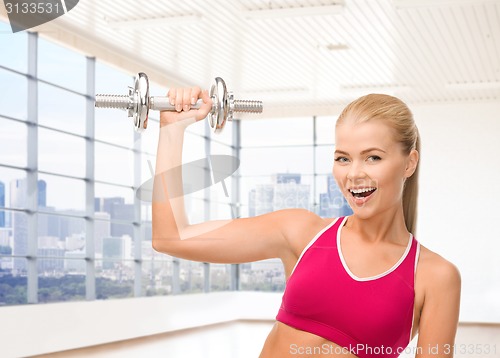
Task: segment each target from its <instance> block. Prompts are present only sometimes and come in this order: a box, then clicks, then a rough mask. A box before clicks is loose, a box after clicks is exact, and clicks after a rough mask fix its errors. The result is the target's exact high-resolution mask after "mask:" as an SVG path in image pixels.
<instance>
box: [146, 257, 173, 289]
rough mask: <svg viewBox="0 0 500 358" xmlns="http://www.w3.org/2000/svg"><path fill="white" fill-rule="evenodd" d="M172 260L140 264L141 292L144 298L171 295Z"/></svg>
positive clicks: (148, 261)
mask: <svg viewBox="0 0 500 358" xmlns="http://www.w3.org/2000/svg"><path fill="white" fill-rule="evenodd" d="M172 267H173V266H172V260H169V261H165V260H147V261H146V260H144V261H143V262H142V292H143V293H144V295H145V296H158V295H169V294H171V293H172V290H173V286H172V274H173V270H172Z"/></svg>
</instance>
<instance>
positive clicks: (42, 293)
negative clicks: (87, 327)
mask: <svg viewBox="0 0 500 358" xmlns="http://www.w3.org/2000/svg"><path fill="white" fill-rule="evenodd" d="M64 261H65V260H62V259H59V258H50V259H39V260H38V302H39V303H51V302H66V301H83V300H85V276H83V275H64V276H61V275H57V274H55V273H56V272H61V271H62V270H63V269H64ZM82 261H83V260H82ZM83 262H84V261H83Z"/></svg>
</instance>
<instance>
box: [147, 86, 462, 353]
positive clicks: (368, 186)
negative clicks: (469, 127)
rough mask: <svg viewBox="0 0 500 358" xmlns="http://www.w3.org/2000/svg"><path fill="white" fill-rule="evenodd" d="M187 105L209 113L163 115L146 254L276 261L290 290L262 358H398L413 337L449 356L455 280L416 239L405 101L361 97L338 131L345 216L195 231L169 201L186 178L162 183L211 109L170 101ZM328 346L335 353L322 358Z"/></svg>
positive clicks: (279, 218) (265, 218)
mask: <svg viewBox="0 0 500 358" xmlns="http://www.w3.org/2000/svg"><path fill="white" fill-rule="evenodd" d="M183 91H184V92H183ZM192 97H195V98H202V99H203V101H204V102H205V104H204V106H202V107H201V108H200V109H199V110H192V111H189V110H186V111H181V112H180V113H175V112H163V113H162V115H161V119H160V126H161V129H160V142H159V145H158V155H157V163H156V170H157V176H156V177H155V184H154V194H153V204H152V209H153V247H154V248H155V249H156V250H157V251H160V252H163V253H167V254H170V255H173V256H177V257H181V258H185V259H189V260H194V261H203V262H217V263H243V262H249V261H257V260H264V259H269V258H280V259H281V261H282V262H283V264H284V270H285V273H286V278H287V283H286V288H285V292H284V295H283V300H282V304H281V307H280V310H279V312H278V315H277V317H276V319H277V322H276V324H275V326H274V328H273V329H272V331H271V332H270V334H269V336H268V338H267V340H266V342H265V344H264V347H263V349H262V353H261V357H262V358H265V357H276V356H279V357H288V356H294V354H296V353H294V352H293V351H292V350H291V347H292V346H304V347H311V351H310V354H309V353H308V354H307V355H308V356H309V357H324V356H329V357H340V356H342V357H346V356H347V357H360V358H365V357H366V358H368V357H396V356H398V355H399V353H401V352H402V351H403V350H404V349H405V348H406V347H407V345H408V344H409V343H410V341H411V340H412V338H413V337H414V336H416V334H417V332H419V340H418V347H420V348H422V347H430V346H433V347H436V346H437V347H438V352H439V353H438V354H439V355H440V356H442V357H450V356H452V354H450V352H447V351H446V347H448V346H450V345H452V344H453V342H454V337H455V333H456V329H457V323H458V312H459V299H460V276H459V273H458V271H457V269H456V268H455V267H454V266H453V265H452V264H451V263H449V262H448V261H446V260H444V259H443V258H441V257H440V256H439V255H437V254H435V253H433V252H431V251H430V250H428V249H427V248H425V247H423V246H421V245H420V243H419V242H418V241H417V240H416V238H415V237H414V236H413V233H414V231H415V224H416V203H417V202H416V199H417V198H416V195H417V180H418V178H417V174H418V163H419V149H420V148H419V135H418V130H417V127H416V125H415V123H414V121H413V117H412V114H411V112H410V110H409V109H408V107H407V106H406V105H405V104H404V103H403V102H402V101H400V100H399V99H397V98H394V97H391V96H387V95H368V96H365V97H361V98H360V99H358V100H356V101H354V102H352V103H351V104H350V105H348V106H347V107H346V108H345V110H344V111H343V112H342V114H341V115H340V117H339V119H338V121H337V126H336V151H335V164H334V166H333V173H334V176H335V180H336V182H337V184H338V186H339V188H340V190H341V191H342V194H343V195H344V196H345V198H346V199H347V201H348V202H349V204H350V206H351V207H352V209H353V214H352V215H351V216H347V217H341V218H326V219H325V218H321V217H319V216H317V215H316V214H313V213H312V212H310V211H308V210H302V209H285V210H278V211H273V212H270V213H267V214H263V215H257V216H255V217H250V218H238V219H234V220H217V221H206V222H202V223H197V224H190V223H189V221H188V219H187V217H186V213H185V209H184V201H183V198H182V196H179V195H178V193H177V192H176V193H177V195H175V197H174V195H172V192H173V191H175V190H178V188H182V182H181V180H182V178H180V176H174V175H168V176H165V175H163V174H162V173H166V172H168V170H169V169H170V168H175V167H178V166H179V165H180V163H181V162H180V160H181V157H182V148H183V138H184V131H185V129H186V128H187V127H188V126H189V125H190V124H192V123H195V122H196V121H199V120H202V119H203V118H204V117H205V116H206V114H207V113H208V110H209V109H210V107H211V103H210V99H209V98H208V96H207V95H206V92H201V91H200V89H199V88H192V89H185V90H182V89H176V90H175V91H173V90H172V89H171V90H170V100H171V101H172V102H176V104H177V105H179V106H180V108H183V107H184V106H186V105H187V107H188V108H189V106H190V102H188V100H186V98H187V99H190V98H192ZM165 153H168V155H166V154H165ZM262 160H265V158H263V159H262ZM325 282H331V283H332V284H331V285H326V284H325ZM443 307H444V308H443ZM325 344H326V345H329V346H331V347H333V348H334V349H333V350H332V351H329V352H327V353H325V352H323V351H322V350H321V349H319V348H320V347H322V346H324V345H325ZM331 352H333V355H332V353H331ZM337 352H338V353H337ZM428 353H429V354H427V356H430V354H431V353H430V352H428ZM325 354H327V355H325ZM432 354H434V352H433V353H432ZM421 356H426V354H424V355H421Z"/></svg>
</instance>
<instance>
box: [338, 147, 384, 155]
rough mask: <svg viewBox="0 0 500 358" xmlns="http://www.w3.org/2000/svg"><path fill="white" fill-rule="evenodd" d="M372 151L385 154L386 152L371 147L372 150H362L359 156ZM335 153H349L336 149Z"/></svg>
mask: <svg viewBox="0 0 500 358" xmlns="http://www.w3.org/2000/svg"><path fill="white" fill-rule="evenodd" d="M373 151H379V152H382V153H386V151H385V150H383V149H380V148H377V147H372V148H368V149H365V150H363V151H362V152H361V153H360V154H365V153H368V152H373ZM335 153H337V154H344V155H349V153H347V152H344V151H343V150H339V149H336V150H335Z"/></svg>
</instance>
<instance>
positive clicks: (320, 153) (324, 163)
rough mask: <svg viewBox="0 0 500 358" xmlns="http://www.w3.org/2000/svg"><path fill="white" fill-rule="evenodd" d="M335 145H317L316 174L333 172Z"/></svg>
mask: <svg viewBox="0 0 500 358" xmlns="http://www.w3.org/2000/svg"><path fill="white" fill-rule="evenodd" d="M334 151H335V147H334V146H333V145H332V146H329V145H327V146H317V147H316V158H315V159H316V174H331V173H332V171H333V163H334V160H333V159H334V155H333V152H334Z"/></svg>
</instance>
